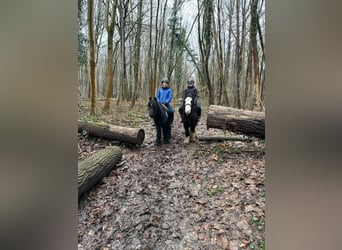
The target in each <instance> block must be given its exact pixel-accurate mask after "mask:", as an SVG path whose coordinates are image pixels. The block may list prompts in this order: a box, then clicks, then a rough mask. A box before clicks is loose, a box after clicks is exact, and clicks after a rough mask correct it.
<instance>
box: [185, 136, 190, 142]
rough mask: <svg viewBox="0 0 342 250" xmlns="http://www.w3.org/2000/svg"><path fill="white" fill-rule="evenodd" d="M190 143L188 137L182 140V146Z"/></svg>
mask: <svg viewBox="0 0 342 250" xmlns="http://www.w3.org/2000/svg"><path fill="white" fill-rule="evenodd" d="M189 143H190V137H189V136H188V137H185V139H184V144H189Z"/></svg>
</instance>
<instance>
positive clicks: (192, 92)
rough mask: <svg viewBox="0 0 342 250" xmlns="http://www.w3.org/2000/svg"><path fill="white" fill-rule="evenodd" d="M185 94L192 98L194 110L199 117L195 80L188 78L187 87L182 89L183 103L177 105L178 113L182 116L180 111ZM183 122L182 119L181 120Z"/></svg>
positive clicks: (199, 109)
mask: <svg viewBox="0 0 342 250" xmlns="http://www.w3.org/2000/svg"><path fill="white" fill-rule="evenodd" d="M187 96H191V97H192V98H193V99H194V104H195V107H196V112H197V114H198V116H199V117H201V110H202V109H201V106H200V105H199V103H198V97H199V95H198V90H197V88H196V86H195V81H194V80H193V79H192V78H189V80H188V86H187V88H186V89H185V90H184V92H183V97H182V98H183V103H182V105H181V106H180V107H179V110H178V111H179V114H180V115H181V117H182V113H183V111H184V100H185V97H187ZM181 122H183V121H181Z"/></svg>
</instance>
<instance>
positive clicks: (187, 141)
mask: <svg viewBox="0 0 342 250" xmlns="http://www.w3.org/2000/svg"><path fill="white" fill-rule="evenodd" d="M184 129H185V139H184V143H185V144H188V143H190V131H189V127H188V126H186V124H185V123H184Z"/></svg>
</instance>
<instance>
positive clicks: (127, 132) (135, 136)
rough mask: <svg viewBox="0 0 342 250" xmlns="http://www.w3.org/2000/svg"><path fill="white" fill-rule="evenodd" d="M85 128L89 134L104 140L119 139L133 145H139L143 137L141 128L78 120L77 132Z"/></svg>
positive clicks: (143, 133) (143, 132)
mask: <svg viewBox="0 0 342 250" xmlns="http://www.w3.org/2000/svg"><path fill="white" fill-rule="evenodd" d="M82 130H85V131H87V132H88V134H89V135H91V136H94V137H99V138H102V139H106V140H113V141H121V142H125V143H129V144H134V145H141V144H142V143H143V142H144V139H145V131H144V130H143V129H142V128H127V127H120V126H114V125H109V124H97V123H90V122H84V121H78V132H82Z"/></svg>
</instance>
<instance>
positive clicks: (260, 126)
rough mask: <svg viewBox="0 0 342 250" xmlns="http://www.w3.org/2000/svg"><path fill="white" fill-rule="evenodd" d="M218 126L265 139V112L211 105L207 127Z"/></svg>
mask: <svg viewBox="0 0 342 250" xmlns="http://www.w3.org/2000/svg"><path fill="white" fill-rule="evenodd" d="M209 128H218V129H223V130H229V131H232V132H235V133H242V134H245V135H248V136H254V137H257V138H260V139H265V112H253V111H249V110H243V109H235V108H230V107H224V106H217V105H210V106H209V110H208V116H207V129H209Z"/></svg>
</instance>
